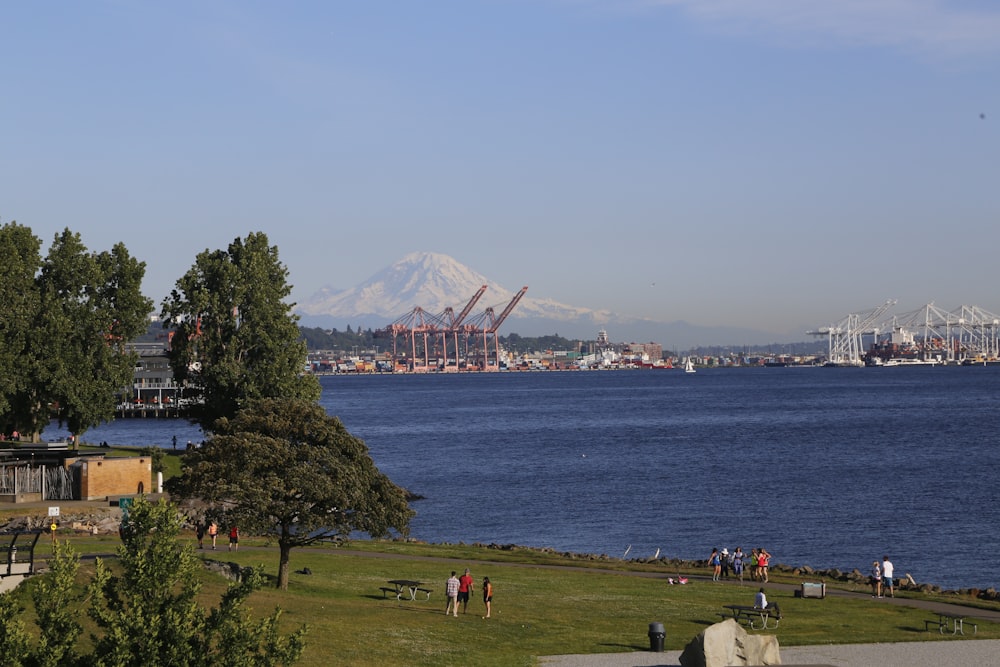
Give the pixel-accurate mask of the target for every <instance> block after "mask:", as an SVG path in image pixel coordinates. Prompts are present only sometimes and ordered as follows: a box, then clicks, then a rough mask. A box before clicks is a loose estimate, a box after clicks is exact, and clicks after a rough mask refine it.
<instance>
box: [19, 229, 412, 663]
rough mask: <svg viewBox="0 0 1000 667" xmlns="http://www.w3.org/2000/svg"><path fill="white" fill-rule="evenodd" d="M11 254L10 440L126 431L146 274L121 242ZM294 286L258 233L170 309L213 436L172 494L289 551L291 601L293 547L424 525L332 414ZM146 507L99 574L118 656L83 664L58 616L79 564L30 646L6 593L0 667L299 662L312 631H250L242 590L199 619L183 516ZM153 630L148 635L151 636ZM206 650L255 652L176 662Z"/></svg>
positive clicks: (177, 344)
mask: <svg viewBox="0 0 1000 667" xmlns="http://www.w3.org/2000/svg"><path fill="white" fill-rule="evenodd" d="M0 250H2V251H3V253H4V258H5V262H4V263H3V264H2V268H0V313H3V316H2V317H0V337H2V342H3V344H2V346H0V425H2V427H3V428H4V430H5V432H10V431H13V430H17V431H19V432H23V433H29V434H31V437H32V438H33V439H37V437H38V434H39V433H41V431H42V430H43V429H44V428H45V425H47V424H48V422H49V418H50V416H51V415H53V414H54V415H55V416H56V418H57V419H58V420H59V422H60V423H63V424H66V425H67V427H68V428H69V430H70V432H71V433H73V434H74V435H79V434H82V433H83V432H84V431H85V430H86V429H88V428H90V427H92V426H95V425H97V424H99V423H101V422H104V421H110V420H112V419H113V418H114V396H115V393H116V392H117V391H119V390H120V389H121V387H123V386H127V385H128V384H129V383H130V382H131V378H132V371H133V367H134V365H135V361H136V357H135V355H134V353H132V352H130V351H129V350H128V347H127V345H126V343H127V342H129V341H132V340H133V339H135V338H136V337H138V336H139V335H141V334H142V333H143V332H144V331H146V322H147V317H148V314H149V312H150V309H151V308H152V302H151V301H150V300H149V299H147V298H146V297H145V296H143V295H142V293H141V291H140V285H141V282H142V278H143V275H144V272H145V265H144V263H142V262H140V261H138V260H135V259H133V258H132V257H130V256H129V254H128V252H127V250H126V249H125V247H124V246H123V245H121V244H118V245H116V246H115V247H114V248H113V249H112V250H111V251H107V252H100V253H94V252H90V251H88V250H87V249H86V248H85V247H84V246H83V244H82V242H81V240H80V237H79V235H78V234H75V233H73V232H71V231H70V230H68V229H67V230H65V231H64V232H62V233H60V234H57V235H56V237H55V239H54V241H53V243H52V245H51V247H50V249H49V251H48V253H47V255H46V256H45V257H44V258H43V257H42V255H41V242H40V240H39V239H38V238H37V237H35V236H34V234H33V233H32V232H31V230H30V229H28V228H27V227H23V226H21V225H18V224H17V223H13V222H12V223H8V224H5V225H3V226H2V227H0ZM287 278H288V271H287V269H286V268H285V266H284V265H283V264H282V263H281V261H280V259H279V256H278V249H277V247H276V246H272V245H270V244H269V242H268V239H267V236H266V235H265V234H263V233H260V232H255V233H250V234H249V235H248V236H247V237H246V238H237V239H235V240H234V241H233V242H232V243H230V244H229V246H228V247H227V248H225V249H218V250H205V251H204V252H202V253H199V254H198V255H197V256H196V257H195V260H194V263H193V264H192V266H191V268H190V269H189V270H188V271H187V272H185V274H184V275H183V276H181V277H180V278H179V279H178V280H177V282H176V284H175V287H174V289H173V290H172V291H171V292H170V294H169V296H167V297H166V298H165V299H164V300H163V303H162V304H161V310H160V316H161V321H162V326H163V327H164V331H165V332H166V333H167V334H168V336H169V338H170V345H169V346H168V358H169V361H170V365H171V369H172V371H173V373H174V377H175V378H176V379H177V380H178V381H179V382H183V383H184V384H185V387H186V394H187V395H189V396H193V397H194V398H195V401H194V409H193V410H192V412H191V413H190V414H189V415H188V418H189V419H190V420H191V421H193V422H195V423H197V424H198V425H199V426H200V427H201V428H202V430H203V431H204V432H205V433H206V435H207V436H208V437H207V438H206V440H205V442H204V444H203V445H202V446H201V447H200V448H196V449H193V450H191V451H190V452H188V453H186V454H185V455H184V457H183V458H182V469H181V474H180V475H179V476H177V477H174V478H172V479H171V480H168V485H167V490H168V492H169V493H170V496H171V498H172V499H174V500H181V501H183V500H188V499H198V500H202V501H204V502H205V503H207V504H208V507H209V510H208V514H209V515H210V516H211V517H212V518H213V519H215V520H217V521H219V522H221V523H224V524H227V525H238V526H240V529H241V531H242V532H243V533H244V534H247V535H259V536H266V537H267V538H268V539H270V540H273V541H275V542H276V543H277V545H278V547H279V548H278V568H277V569H278V576H277V586H278V588H280V589H286V588H287V587H288V572H289V561H290V555H291V550H292V549H293V548H295V547H299V546H303V545H306V544H310V543H312V542H316V541H319V540H326V539H330V538H331V537H334V536H345V535H348V534H350V533H352V532H354V531H363V532H365V533H367V534H369V535H371V536H372V537H384V536H388V535H390V534H392V533H393V532H395V533H398V534H401V535H405V534H406V532H407V530H408V527H409V521H410V519H411V517H412V516H413V512H412V510H411V509H410V508H409V505H408V503H407V499H406V492H405V491H404V490H403V489H402V488H400V487H399V486H397V485H396V484H394V483H393V482H392V481H391V480H390V479H389V478H388V477H387V476H386V475H384V474H383V473H382V472H381V471H379V470H378V468H377V467H376V466H375V464H374V462H373V461H372V459H371V456H370V454H369V452H368V449H367V446H366V445H365V444H364V442H363V441H361V440H360V439H358V438H356V437H355V436H353V435H352V434H350V433H349V432H348V431H347V429H346V428H345V427H344V426H343V424H342V423H341V422H340V420H339V419H337V418H336V417H331V416H329V415H327V414H326V411H325V410H324V409H323V408H322V406H320V405H319V403H318V398H319V395H320V387H319V383H318V380H317V379H316V378H315V377H313V376H311V375H309V374H305V373H303V372H302V369H303V368H304V365H305V362H306V352H307V347H306V343H305V341H304V340H303V339H302V338H301V337H300V336H299V329H298V325H297V322H298V318H297V317H296V316H295V315H294V314H293V313H292V312H291V307H290V305H289V304H288V302H287V297H288V295H289V293H290V291H291V286H290V285H289V284H288V282H287ZM139 508H140V509H139V510H138V511H136V510H135V509H133V510H132V512H130V514H129V516H128V517H127V518H125V519H124V520H123V524H122V528H123V531H122V536H123V545H122V548H121V549H120V550H119V571H120V572H121V574H113V573H111V572H110V570H107V569H103V566H100V565H99V566H98V568H97V574H96V575H95V579H94V582H93V583H92V584H91V586H90V588H88V591H89V593H90V595H91V596H92V598H93V600H94V603H93V604H94V606H93V607H92V609H91V611H90V613H91V615H92V618H94V620H95V622H96V623H97V624H98V625H99V626H100V627H102V628H104V629H105V630H106V632H107V634H106V635H105V637H106V638H107V641H106V642H104V640H101V639H100V638H98V640H97V643H96V644H95V651H94V653H93V654H91V655H89V656H80V655H79V654H76V653H75V651H76V650H77V649H76V648H75V646H76V645H75V641H76V636H77V635H78V634H79V632H78V626H76V625H74V619H73V618H71V617H68V616H67V615H66V614H65V613H62V612H60V609H63V608H65V609H69V608H72V605H70V606H69V607H64V606H63V605H53V604H52V603H51V600H60V599H63V598H64V597H65V596H68V595H70V593H69V592H68V591H70V590H71V587H70V588H67V583H66V578H67V577H68V576H69V575H67V574H66V573H67V572H69V571H70V569H72V567H71V564H70V561H72V556H71V555H70V554H65V559H64V561H61V560H60V559H61V558H63V557H64V556H62V555H59V554H57V556H56V558H55V560H54V562H55V563H56V564H57V567H55V568H53V572H52V573H51V574H49V575H45V577H46V578H45V579H43V582H42V583H40V584H39V586H38V588H36V589H35V590H39V589H41V590H49V591H50V592H51V595H49V596H48V597H46V598H45V599H41V600H40V599H37V598H36V599H35V600H34V607H35V614H36V616H37V618H38V619H39V624H40V629H39V633H38V634H37V637H34V636H29V635H28V634H26V630H25V628H24V626H23V624H22V623H21V621H20V619H19V614H18V613H17V602H16V601H15V600H12V599H11V598H9V597H8V596H9V595H10V594H9V593H8V594H3V595H0V654H3V655H4V656H5V659H7V656H20V657H19V658H18V660H20V662H8V663H6V664H24V665H48V664H53V665H54V664H95V665H97V664H100V665H131V664H144V665H150V666H153V665H198V664H234V665H235V664H239V665H244V664H246V665H268V664H291V662H294V661H295V660H296V659H297V658H298V655H299V654H300V653H301V650H300V648H301V631H300V632H297V633H293V635H291V636H289V637H286V638H282V637H281V636H280V635H279V634H277V632H276V629H275V625H274V622H275V621H276V617H275V621H272V622H271V623H270V625H267V624H265V625H263V626H252V624H251V625H248V624H246V623H243V622H242V621H240V620H239V619H240V618H242V617H241V616H239V614H238V613H237V612H238V611H239V605H241V604H242V601H243V600H244V599H245V597H246V595H248V594H249V591H250V588H252V586H251V587H250V588H247V587H243V588H238V589H235V590H233V591H231V592H230V593H229V594H227V596H226V597H225V598H224V599H223V601H222V604H221V606H220V608H219V609H218V610H213V611H212V613H211V614H208V615H204V614H201V613H200V612H198V611H197V610H196V609H195V608H194V607H192V606H191V605H193V604H195V603H194V595H193V592H192V589H191V588H190V586H191V581H193V580H194V578H193V576H189V575H192V574H193V570H190V569H184V567H182V568H181V570H180V572H181V573H182V575H184V576H177V575H176V574H175V571H174V568H176V567H177V566H178V564H180V565H182V566H185V567H186V565H185V564H186V563H189V562H194V561H193V558H194V557H193V556H191V557H190V558H189V557H188V555H186V552H185V551H184V550H183V548H181V547H178V545H177V544H176V540H174V541H173V542H171V539H172V538H173V537H176V533H177V528H176V522H178V521H180V519H179V512H178V510H177V508H176V506H173V505H165V506H164V509H162V510H159V512H160V513H159V514H158V513H157V511H154V510H152V509H148V507H147V506H146V505H143V504H142V503H141V502H140V504H139ZM202 519H204V517H201V518H199V520H202ZM73 573H74V576H75V570H73ZM129 577H136V578H138V579H136V580H130V579H129ZM254 585H259V580H258V581H257V583H256V584H254ZM150 586H152V587H153V588H156V591H151V589H150V588H149V587H150ZM46 587H50V588H46ZM146 593H149V595H148V596H146ZM61 596H62V597H61ZM163 596H166V598H164V597H163ZM145 597H149V600H147V599H145ZM22 599H23V596H22ZM155 601H159V602H160V603H161V606H159V607H157V606H156V605H155V604H153V602H155ZM147 602H149V604H147ZM151 605H152V606H151ZM175 605H176V606H175ZM226 610H228V612H227V611H226ZM226 613H228V614H229V615H225V614H226ZM206 619H208V620H206ZM209 621H212V622H217V623H218V625H217V626H212V625H210V624H209V625H206V623H208V622H209ZM164 624H166V625H165V627H166V629H165V630H163V632H161V631H160V629H161V626H163V625H164ZM213 627H215V630H213V629H212V628H213ZM140 628H144V629H147V630H148V632H147V633H145V634H143V636H142V637H141V638H140V637H139V634H140ZM213 632H214V634H213ZM130 633H133V634H130ZM171 633H172V634H171ZM205 637H207V639H205ZM198 641H209V642H211V647H212V651H210V652H209V653H207V654H206V655H209V656H217V655H219V654H220V651H217V650H216V649H218V648H219V647H226V646H235V645H240V646H243V645H245V646H249V647H251V648H252V650H251V651H250V652H245V651H244V652H242V653H240V656H241V657H240V658H238V659H237V658H234V659H233V660H223V659H221V658H220V659H219V660H218V661H215V662H213V661H208V662H205V659H203V658H202V657H201V655H198V656H195V655H194V654H193V653H190V652H185V655H188V657H183V655H181V653H178V651H179V650H180V649H186V648H190V647H191V645H192V642H193V643H195V644H197V642H198ZM150 642H152V643H150ZM231 642H236V643H235V644H233V643H231ZM57 645H58V648H57V649H55V648H53V647H56V646H57ZM221 653H224V651H222V652H221ZM53 656H75V658H74V659H73V660H69V661H67V660H63V659H62V658H58V657H57V659H56V660H55V662H53V661H52V660H53ZM242 657H246V659H245V660H244V659H242Z"/></svg>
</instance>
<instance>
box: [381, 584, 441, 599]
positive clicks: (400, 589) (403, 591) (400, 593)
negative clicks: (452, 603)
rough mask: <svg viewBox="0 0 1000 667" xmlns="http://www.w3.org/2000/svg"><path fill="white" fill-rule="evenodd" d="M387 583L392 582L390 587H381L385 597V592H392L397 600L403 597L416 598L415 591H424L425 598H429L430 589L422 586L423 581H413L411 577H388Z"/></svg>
mask: <svg viewBox="0 0 1000 667" xmlns="http://www.w3.org/2000/svg"><path fill="white" fill-rule="evenodd" d="M387 583H390V584H392V586H393V587H392V588H386V587H384V586H383V587H382V596H383V597H385V596H386V593H393V594H394V595H395V596H396V599H397V600H400V601H402V600H403V599H409V600H416V599H417V593H425V594H426V595H427V597H426V598H424V599H425V600H430V599H431V589H429V588H422V586H423V585H424V582H422V581H415V580H413V579H390V580H389V581H388V582H387Z"/></svg>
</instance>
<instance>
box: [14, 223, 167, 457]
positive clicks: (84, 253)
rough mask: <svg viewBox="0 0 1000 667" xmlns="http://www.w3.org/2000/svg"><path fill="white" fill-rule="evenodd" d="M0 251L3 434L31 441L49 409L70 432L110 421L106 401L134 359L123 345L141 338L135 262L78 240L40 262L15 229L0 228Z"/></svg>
mask: <svg viewBox="0 0 1000 667" xmlns="http://www.w3.org/2000/svg"><path fill="white" fill-rule="evenodd" d="M0 246H2V247H3V248H4V250H5V251H9V252H8V254H7V257H6V259H7V260H8V263H9V265H10V266H11V267H12V268H11V269H10V270H9V276H8V275H7V273H8V270H7V269H5V270H4V271H5V277H9V278H10V281H9V282H7V281H4V283H3V284H2V285H0V304H2V305H3V306H5V307H8V308H9V309H10V310H9V312H10V313H11V315H10V317H9V318H8V317H4V318H3V321H4V324H3V326H4V327H5V330H4V332H3V333H4V348H5V349H4V353H3V355H2V359H0V372H3V373H5V374H6V373H9V374H10V375H9V378H10V383H9V384H7V383H5V385H6V386H4V388H3V389H2V390H0V391H2V392H3V399H2V400H0V416H2V419H3V422H4V427H5V428H7V429H10V430H14V429H16V430H18V431H21V432H26V433H31V434H34V436H35V438H37V435H38V434H39V433H41V431H42V429H44V428H45V426H46V425H47V424H48V422H49V419H50V418H51V416H52V411H53V409H54V410H55V411H56V412H55V414H56V417H57V418H58V419H59V421H60V423H64V424H66V426H67V428H68V429H69V431H70V432H71V433H73V434H80V433H83V432H84V431H86V430H87V429H88V428H90V427H92V426H96V425H97V424H99V423H101V422H104V421H109V420H111V419H113V418H114V410H115V396H116V394H118V393H120V392H121V390H122V389H123V388H124V387H128V386H129V385H130V384H131V381H132V372H133V368H134V366H135V358H136V357H135V354H134V353H131V352H129V351H128V349H127V343H128V342H129V341H130V340H132V339H133V338H134V337H136V336H138V335H139V334H141V333H142V332H144V331H145V328H146V321H147V318H148V316H149V312H150V310H151V309H152V307H153V303H152V301H150V300H149V299H147V298H146V297H144V296H143V295H142V291H141V284H142V278H143V275H144V273H145V264H144V263H142V262H139V261H137V260H135V259H133V258H132V257H131V256H129V253H128V250H127V249H126V248H125V246H124V245H122V244H117V245H115V246H114V248H113V249H112V250H111V251H110V252H101V253H94V252H90V251H88V250H87V248H86V247H84V245H83V243H82V242H81V240H80V236H79V234H76V233H73V232H71V231H70V230H69V229H66V230H64V231H63V232H61V233H59V234H56V236H55V239H54V240H53V242H52V245H51V246H50V248H49V252H48V254H47V255H46V257H45V259H44V260H40V259H39V253H38V248H39V247H40V243H39V242H38V240H37V239H36V238H35V237H34V236H33V235H32V234H31V232H30V230H28V229H27V228H25V227H21V226H19V225H17V224H16V223H10V224H8V225H5V226H4V227H3V228H0Z"/></svg>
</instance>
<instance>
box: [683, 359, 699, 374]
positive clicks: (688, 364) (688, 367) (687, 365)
mask: <svg viewBox="0 0 1000 667" xmlns="http://www.w3.org/2000/svg"><path fill="white" fill-rule="evenodd" d="M684 372H685V373H696V372H697V371H696V370H695V369H694V362H693V361H691V357H688V358H687V361H685V362H684Z"/></svg>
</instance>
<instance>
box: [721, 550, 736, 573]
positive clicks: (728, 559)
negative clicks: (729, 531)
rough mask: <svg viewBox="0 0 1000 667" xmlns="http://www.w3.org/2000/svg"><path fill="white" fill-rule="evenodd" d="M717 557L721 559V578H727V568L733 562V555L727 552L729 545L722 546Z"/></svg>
mask: <svg viewBox="0 0 1000 667" xmlns="http://www.w3.org/2000/svg"><path fill="white" fill-rule="evenodd" d="M719 558H720V559H721V561H722V578H723V579H728V578H729V568H730V566H732V564H733V556H732V554H730V553H729V547H722V553H721V554H719Z"/></svg>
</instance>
